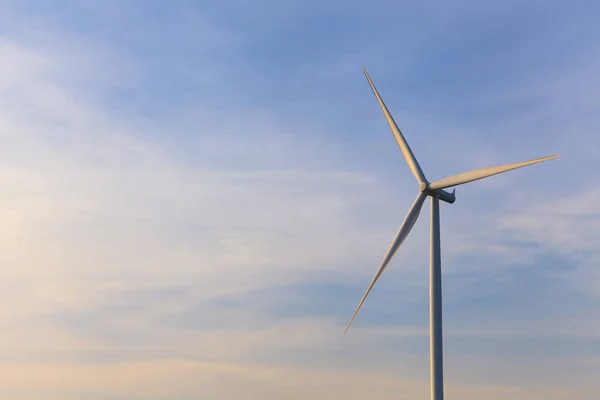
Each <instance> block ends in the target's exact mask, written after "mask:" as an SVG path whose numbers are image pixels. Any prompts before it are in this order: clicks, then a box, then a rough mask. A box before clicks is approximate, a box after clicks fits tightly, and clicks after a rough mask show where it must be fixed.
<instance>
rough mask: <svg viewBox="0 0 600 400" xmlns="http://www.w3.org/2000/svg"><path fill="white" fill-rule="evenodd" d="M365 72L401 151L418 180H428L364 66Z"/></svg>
mask: <svg viewBox="0 0 600 400" xmlns="http://www.w3.org/2000/svg"><path fill="white" fill-rule="evenodd" d="M363 72H364V74H365V76H366V77H367V80H368V81H369V85H371V89H372V90H373V93H374V94H375V97H377V101H378V102H379V106H380V107H381V111H383V115H385V119H386V120H387V123H388V125H389V126H390V129H391V130H392V133H393V134H394V137H395V138H396V142H397V143H398V146H399V147H400V151H402V155H403V156H404V159H405V160H406V162H407V163H408V167H409V168H410V170H411V171H412V173H413V175H414V176H415V178H417V181H419V183H423V182H427V179H425V174H423V171H422V170H421V167H420V166H419V163H418V162H417V159H416V158H415V155H414V154H413V152H412V150H411V149H410V147H409V146H408V143H407V142H406V139H404V136H403V135H402V132H401V131H400V128H398V125H396V122H395V121H394V118H392V115H391V114H390V112H389V111H388V109H387V107H386V105H385V103H384V102H383V100H382V99H381V96H380V95H379V93H378V92H377V89H375V85H373V82H372V81H371V78H370V77H369V74H368V73H367V70H366V69H365V68H363Z"/></svg>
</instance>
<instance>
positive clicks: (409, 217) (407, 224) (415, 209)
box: [344, 193, 427, 334]
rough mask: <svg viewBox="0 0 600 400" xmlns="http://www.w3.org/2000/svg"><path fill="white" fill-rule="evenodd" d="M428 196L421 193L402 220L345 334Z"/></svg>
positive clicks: (412, 224)
mask: <svg viewBox="0 0 600 400" xmlns="http://www.w3.org/2000/svg"><path fill="white" fill-rule="evenodd" d="M426 197H427V195H426V194H424V193H419V195H418V196H417V198H416V200H415V202H414V203H413V205H412V206H411V207H410V210H408V214H406V218H404V222H402V226H401V227H400V230H398V233H397V234H396V237H395V238H394V241H393V242H392V245H391V246H390V248H389V250H388V251H387V254H386V255H385V257H384V258H383V261H382V262H381V265H380V266H379V268H378V269H377V272H376V273H375V276H374V277H373V279H372V280H371V283H370V284H369V287H368V288H367V291H366V292H365V295H364V296H363V298H362V300H361V301H360V303H359V304H358V307H356V310H355V311H354V315H352V319H351V320H350V322H349V323H348V326H346V330H345V331H344V334H345V333H346V332H348V329H349V328H350V325H351V324H352V321H354V318H356V315H357V314H358V311H359V310H360V308H361V307H362V305H363V303H364V302H365V300H366V299H367V296H368V295H369V293H370V292H371V289H373V286H375V283H377V280H378V279H379V277H380V276H381V274H382V273H383V271H384V270H385V268H386V267H387V265H388V264H389V262H390V260H391V259H392V257H393V256H394V254H395V253H396V250H398V248H399V247H400V245H401V244H402V242H404V239H406V237H407V236H408V233H409V232H410V230H411V229H412V228H413V226H415V222H417V218H419V213H420V212H421V207H422V206H423V202H424V201H425V198H426Z"/></svg>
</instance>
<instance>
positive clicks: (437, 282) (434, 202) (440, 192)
mask: <svg viewBox="0 0 600 400" xmlns="http://www.w3.org/2000/svg"><path fill="white" fill-rule="evenodd" d="M363 72H364V74H365V76H366V77H367V80H368V81H369V85H370V86H371V89H372V90H373V93H374V94H375V97H376V98H377V101H378V102H379V106H380V107H381V110H382V111H383V114H384V116H385V119H386V120H387V123H388V125H389V127H390V129H391V130H392V133H393V134H394V138H395V139H396V142H397V143H398V146H399V147H400V151H402V155H403V156H404V159H405V160H406V162H407V163H408V167H409V168H410V170H411V171H412V173H413V175H414V176H415V178H416V179H417V181H418V182H419V194H418V195H417V198H416V200H415V202H414V203H413V205H412V206H411V208H410V209H409V210H408V214H407V215H406V218H405V219H404V222H403V223H402V226H401V227H400V230H399V231H398V233H397V234H396V237H395V238H394V241H393V242H392V245H391V246H390V248H389V250H388V252H387V254H386V255H385V257H384V258H383V261H382V262H381V265H380V266H379V269H377V272H376V273H375V276H374V277H373V279H372V280H371V283H370V284H369V287H368V288H367V291H366V293H365V295H364V296H363V298H362V300H361V301H360V303H359V304H358V307H356V311H354V315H352V319H351V320H350V322H349V323H348V326H347V327H346V330H345V331H344V333H346V332H347V331H348V328H350V325H351V324H352V321H354V318H355V317H356V315H357V314H358V311H359V310H360V308H361V307H362V305H363V303H364V302H365V300H366V298H367V296H368V295H369V293H370V292H371V289H373V286H375V283H377V280H378V279H379V277H380V276H381V274H382V273H383V271H384V270H385V268H386V267H387V265H388V264H389V262H390V260H391V259H392V257H393V256H394V253H396V251H397V250H398V248H399V247H400V245H401V244H402V242H403V241H404V239H406V237H407V236H408V233H409V232H410V230H411V229H412V227H413V226H414V225H415V222H416V221H417V218H418V217H419V212H420V211H421V207H422V206H423V202H425V198H426V197H427V196H430V197H431V244H430V257H431V260H430V271H429V273H430V280H429V323H430V327H429V329H430V330H429V332H430V382H431V399H432V400H443V398H444V380H443V369H442V368H443V361H442V271H441V255H440V210H439V204H440V203H439V201H440V200H443V201H445V202H447V203H454V201H455V200H456V197H455V195H454V193H455V190H456V189H455V190H453V191H452V193H449V192H447V191H445V190H444V189H446V188H449V187H452V186H458V185H462V184H464V183H468V182H472V181H476V180H479V179H483V178H487V177H489V176H492V175H497V174H501V173H503V172H507V171H510V170H513V169H516V168H521V167H525V166H527V165H532V164H536V163H539V162H542V161H546V160H551V159H553V158H557V157H558V155H555V156H550V157H543V158H537V159H535V160H530V161H525V162H521V163H515V164H508V165H502V166H497V167H491V168H484V169H478V170H475V171H470V172H464V173H462V174H458V175H453V176H449V177H447V178H444V179H441V180H439V181H437V182H434V183H429V181H428V180H427V178H425V174H423V171H422V170H421V167H420V166H419V163H418V162H417V160H416V158H415V156H414V154H413V153H412V151H411V149H410V147H409V146H408V143H406V140H405V139H404V136H403V135H402V132H400V129H399V128H398V126H397V125H396V122H395V121H394V119H393V118H392V116H391V114H390V112H389V111H388V109H387V107H386V106H385V104H384V102H383V100H382V99H381V96H379V93H378V92H377V89H375V85H373V82H372V81H371V78H369V74H367V71H366V70H365V69H364V68H363Z"/></svg>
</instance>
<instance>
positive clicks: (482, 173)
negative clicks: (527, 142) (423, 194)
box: [429, 155, 559, 190]
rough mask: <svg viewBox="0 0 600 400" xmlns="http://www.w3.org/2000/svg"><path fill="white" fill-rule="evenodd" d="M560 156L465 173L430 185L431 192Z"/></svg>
mask: <svg viewBox="0 0 600 400" xmlns="http://www.w3.org/2000/svg"><path fill="white" fill-rule="evenodd" d="M558 157H559V156H558V155H555V156H549V157H542V158H536V159H535V160H529V161H524V162H520V163H514V164H508V165H500V166H497V167H491V168H483V169H477V170H475V171H469V172H463V173H462V174H458V175H453V176H449V177H447V178H444V179H441V180H439V181H437V182H434V183H432V184H430V185H429V189H430V190H439V189H446V188H449V187H452V186H458V185H462V184H464V183H468V182H473V181H476V180H479V179H483V178H487V177H488V176H492V175H498V174H501V173H503V172H507V171H511V170H513V169H517V168H521V167H526V166H528V165H532V164H537V163H540V162H542V161H547V160H552V159H554V158H558Z"/></svg>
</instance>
